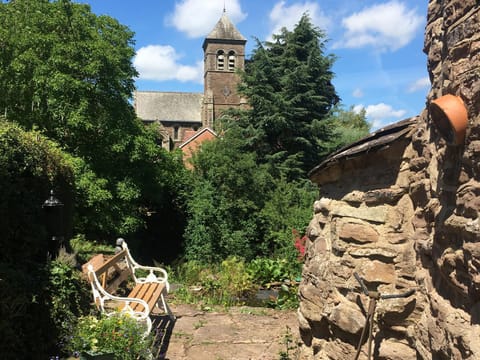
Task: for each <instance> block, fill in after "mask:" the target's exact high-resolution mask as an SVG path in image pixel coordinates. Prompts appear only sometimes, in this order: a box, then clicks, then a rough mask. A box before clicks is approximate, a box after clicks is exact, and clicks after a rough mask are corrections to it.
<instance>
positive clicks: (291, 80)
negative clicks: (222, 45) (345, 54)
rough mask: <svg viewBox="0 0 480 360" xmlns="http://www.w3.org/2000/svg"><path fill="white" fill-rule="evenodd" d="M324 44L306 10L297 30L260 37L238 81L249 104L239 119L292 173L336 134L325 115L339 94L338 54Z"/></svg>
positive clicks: (255, 142)
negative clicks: (326, 49)
mask: <svg viewBox="0 0 480 360" xmlns="http://www.w3.org/2000/svg"><path fill="white" fill-rule="evenodd" d="M324 47H325V34H324V33H323V32H322V31H321V30H319V29H318V28H316V27H314V26H313V25H312V24H311V22H310V19H309V17H308V15H306V14H305V15H303V16H302V18H301V19H300V21H299V23H298V24H297V25H296V26H295V28H294V29H293V31H288V30H287V29H285V28H283V29H282V30H281V32H280V34H277V35H274V36H273V41H271V42H265V43H263V44H262V43H260V42H258V41H257V47H256V48H255V50H254V52H253V56H252V58H251V60H250V61H249V62H248V63H247V64H246V67H245V72H244V74H243V83H242V84H241V85H240V90H241V92H242V93H243V94H244V95H245V96H246V97H247V98H248V99H249V104H250V109H249V110H247V111H246V112H245V113H244V114H242V115H241V116H240V124H241V125H242V126H243V127H244V128H245V129H249V136H250V139H249V141H250V145H251V148H252V149H253V150H255V151H256V152H257V153H258V154H259V156H260V159H261V161H265V162H272V163H273V164H275V165H276V166H278V167H279V168H281V169H282V171H285V172H287V173H288V174H289V177H290V178H298V177H301V176H304V174H305V172H306V171H308V170H309V169H310V168H311V167H313V166H314V165H315V164H316V163H317V162H318V160H319V157H320V156H321V155H325V153H326V152H327V150H328V148H329V147H328V144H327V142H328V141H329V139H330V138H331V137H332V134H333V129H332V127H331V126H328V125H329V124H328V123H326V122H325V121H324V120H325V118H326V116H327V115H328V114H329V112H330V110H331V109H332V107H333V106H334V105H335V104H337V103H338V101H339V97H338V95H337V93H336V91H335V88H334V86H333V85H332V78H333V72H332V70H331V67H332V65H333V61H334V57H333V56H332V55H324Z"/></svg>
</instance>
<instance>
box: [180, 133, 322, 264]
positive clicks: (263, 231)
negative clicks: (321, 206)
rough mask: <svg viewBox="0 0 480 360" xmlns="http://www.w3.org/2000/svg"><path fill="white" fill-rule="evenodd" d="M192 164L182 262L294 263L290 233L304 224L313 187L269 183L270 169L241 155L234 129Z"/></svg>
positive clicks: (247, 154) (240, 143)
mask: <svg viewBox="0 0 480 360" xmlns="http://www.w3.org/2000/svg"><path fill="white" fill-rule="evenodd" d="M193 163H194V166H195V170H194V172H193V179H194V181H193V189H192V191H191V192H190V193H189V200H188V213H189V222H188V224H187V228H186V231H185V241H186V244H185V246H186V255H187V258H188V259H190V260H199V261H202V262H207V263H208V262H215V261H219V260H222V259H225V258H227V257H228V256H229V255H236V256H241V257H243V258H245V259H247V260H251V259H253V258H255V257H256V256H259V255H263V256H272V255H276V256H288V259H294V260H295V261H296V250H295V248H294V246H293V238H292V232H291V231H292V229H293V228H298V229H302V231H303V229H304V228H305V227H306V225H307V224H308V221H309V218H310V217H311V210H310V209H311V206H312V203H313V201H314V199H315V196H316V193H317V190H316V188H315V187H313V186H311V185H310V183H308V182H306V181H304V182H301V181H297V182H287V181H285V180H283V179H282V178H279V179H277V178H275V176H274V175H272V173H273V174H276V173H277V171H276V169H273V168H271V166H270V165H269V164H259V163H258V159H257V155H256V153H254V152H248V151H246V150H245V142H244V140H243V138H242V136H241V128H239V127H238V126H236V123H232V124H230V125H229V127H228V130H227V131H226V132H225V136H224V137H223V138H222V139H219V140H217V141H213V142H210V143H207V144H204V145H203V146H202V151H201V152H199V153H198V154H197V155H196V156H195V157H194V159H193Z"/></svg>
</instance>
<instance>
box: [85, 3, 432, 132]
mask: <svg viewBox="0 0 480 360" xmlns="http://www.w3.org/2000/svg"><path fill="white" fill-rule="evenodd" d="M76 2H81V3H87V4H89V5H90V6H91V9H92V11H93V12H94V13H96V14H99V15H100V14H105V15H109V16H112V17H114V18H116V19H118V20H119V21H120V22H121V23H122V24H124V25H127V26H128V27H129V28H130V29H131V30H132V31H133V32H135V42H136V43H135V49H136V52H137V55H136V57H135V58H134V65H135V67H136V68H137V70H138V72H139V74H140V75H139V78H138V79H137V80H136V86H137V89H138V90H157V91H186V92H203V82H202V78H203V50H202V42H203V39H204V37H205V36H206V35H207V34H208V33H209V32H210V31H211V30H212V28H213V27H214V26H215V24H216V22H217V21H218V19H219V18H220V16H221V15H222V11H223V8H224V5H225V8H226V11H227V15H228V16H229V17H230V19H231V20H232V22H233V23H234V24H235V25H236V27H237V28H238V30H239V31H240V32H241V33H242V34H243V36H245V38H247V40H248V42H247V48H246V52H247V57H249V55H250V54H251V52H252V49H253V48H254V46H255V40H254V39H255V38H258V39H259V40H261V41H264V40H268V39H269V38H270V37H271V35H272V33H278V31H279V29H280V28H281V27H283V26H285V27H287V28H288V29H290V30H291V29H292V28H293V26H294V25H295V24H296V23H297V22H298V20H299V19H300V17H301V15H302V14H303V13H304V12H308V13H309V15H310V17H311V19H312V22H313V23H314V25H316V26H318V27H319V28H320V29H322V30H323V31H325V33H326V36H327V39H328V42H327V44H326V49H325V53H326V54H330V53H331V54H334V55H335V56H336V57H337V60H336V62H335V64H334V66H333V71H334V73H335V79H334V85H335V88H336V89H337V92H338V94H339V95H340V97H341V99H342V103H343V105H344V106H345V107H346V108H349V107H350V106H353V107H354V108H355V109H360V108H364V109H366V113H367V120H368V121H370V122H371V123H372V124H373V129H378V128H379V127H382V126H384V125H387V124H390V123H393V122H396V121H399V120H402V119H404V118H406V117H409V116H413V115H417V114H419V113H420V112H421V110H422V109H423V108H424V107H425V99H426V95H427V92H428V90H429V88H430V82H429V79H428V73H427V67H426V60H427V59H426V55H425V54H424V53H423V51H422V48H423V35H424V29H425V23H426V14H427V5H428V0H390V1H379V0H323V1H318V0H316V1H315V0H136V1H133V0H76Z"/></svg>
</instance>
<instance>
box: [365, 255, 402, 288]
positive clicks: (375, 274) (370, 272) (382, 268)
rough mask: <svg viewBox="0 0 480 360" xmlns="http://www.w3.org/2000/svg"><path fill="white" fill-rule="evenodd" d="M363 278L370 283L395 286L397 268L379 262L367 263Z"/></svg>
mask: <svg viewBox="0 0 480 360" xmlns="http://www.w3.org/2000/svg"><path fill="white" fill-rule="evenodd" d="M361 271H362V273H363V278H364V279H365V281H367V282H369V283H382V284H394V283H395V279H396V275H395V266H394V265H393V264H386V263H384V262H381V261H378V260H372V261H367V262H365V263H364V264H363V266H362V269H361Z"/></svg>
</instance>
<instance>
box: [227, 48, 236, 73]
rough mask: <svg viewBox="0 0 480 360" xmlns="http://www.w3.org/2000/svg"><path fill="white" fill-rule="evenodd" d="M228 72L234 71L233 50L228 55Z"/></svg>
mask: <svg viewBox="0 0 480 360" xmlns="http://www.w3.org/2000/svg"><path fill="white" fill-rule="evenodd" d="M228 70H229V71H233V70H235V51H233V50H232V51H230V52H229V53H228Z"/></svg>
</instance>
